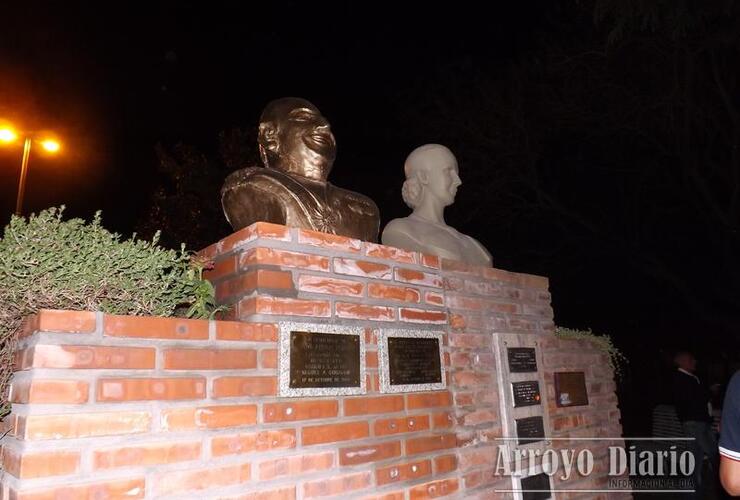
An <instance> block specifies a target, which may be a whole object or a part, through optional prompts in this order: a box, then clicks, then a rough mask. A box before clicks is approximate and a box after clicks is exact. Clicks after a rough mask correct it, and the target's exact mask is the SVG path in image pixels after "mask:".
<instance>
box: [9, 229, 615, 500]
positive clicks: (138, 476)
mask: <svg viewBox="0 0 740 500" xmlns="http://www.w3.org/2000/svg"><path fill="white" fill-rule="evenodd" d="M203 254H204V255H205V256H207V257H209V258H211V259H212V260H213V261H214V263H215V267H214V269H213V270H212V271H210V272H209V273H208V277H209V279H211V280H212V281H213V282H214V283H215V285H216V291H217V295H218V298H219V300H220V301H221V302H223V303H225V304H230V305H231V306H232V308H231V310H230V311H229V313H227V317H228V319H229V321H199V320H182V319H176V318H170V319H165V318H141V317H136V318H135V317H119V316H104V315H102V314H95V313H84V312H83V313H73V312H58V311H43V312H41V313H40V314H39V315H37V316H36V317H34V318H32V319H31V321H29V323H28V325H27V327H26V329H25V333H24V337H23V338H22V339H21V344H20V346H21V351H20V352H19V353H18V361H17V363H18V370H19V371H18V373H17V374H16V376H15V378H14V381H13V386H12V389H11V391H12V399H13V401H14V407H13V413H12V415H11V417H10V418H8V419H6V420H5V425H6V426H7V427H8V429H9V431H10V433H9V435H8V436H7V437H6V438H5V439H4V440H3V447H4V458H3V464H4V468H5V470H6V471H7V473H6V474H5V475H4V476H3V478H2V485H3V488H4V491H5V492H6V493H9V492H14V494H15V495H16V496H15V497H13V498H22V499H29V498H33V499H36V498H38V499H41V498H54V494H57V495H60V494H61V495H67V497H69V498H86V495H87V497H89V498H110V497H124V498H155V497H163V496H170V495H171V496H177V495H180V496H184V497H187V498H196V497H206V496H208V497H216V498H254V499H257V498H259V499H283V498H285V499H293V498H296V499H307V498H319V497H331V496H334V497H336V498H377V499H380V498H383V499H389V500H390V499H393V500H395V499H398V500H402V499H404V500H407V499H414V500H415V499H422V498H437V497H449V498H458V497H459V498H481V499H482V498H499V497H502V496H501V495H498V494H497V495H494V493H493V489H494V488H496V487H505V488H508V487H510V482H509V481H508V480H503V481H502V480H501V479H500V478H496V476H494V474H493V467H494V465H495V458H496V451H497V447H496V444H495V441H494V439H495V438H496V437H497V436H500V434H501V427H500V423H499V418H498V413H499V401H498V396H497V389H496V387H497V386H496V378H495V376H496V374H495V371H496V370H495V361H494V357H493V353H492V351H491V334H492V333H525V334H532V335H542V336H543V337H544V336H546V337H550V336H551V335H552V330H553V322H552V309H551V308H550V305H549V302H550V296H549V293H548V292H547V280H546V279H545V278H541V277H537V276H531V275H526V274H517V273H510V272H506V271H501V270H497V269H482V268H469V267H466V266H464V265H462V264H460V263H457V262H448V261H442V262H440V261H439V259H437V258H436V257H433V256H428V255H421V254H418V253H415V252H407V251H403V250H398V249H394V248H390V247H384V246H381V245H375V244H371V243H367V242H360V241H357V240H351V239H348V238H343V237H337V236H331V235H326V234H322V233H314V232H310V231H299V230H296V229H291V230H289V229H287V228H285V227H283V226H276V225H271V224H264V223H259V224H256V225H254V226H251V227H250V228H247V229H244V230H242V231H239V232H237V233H235V234H233V235H232V236H230V237H228V238H226V239H224V240H222V241H221V242H219V243H217V244H215V245H213V246H211V247H209V248H208V249H206V250H204V252H203ZM279 320H292V321H311V322H327V323H332V324H345V325H351V326H361V327H364V328H365V332H366V333H365V337H366V342H367V368H368V370H367V373H368V375H367V377H368V379H367V387H368V393H367V394H366V395H363V396H346V397H321V398H319V397H316V398H305V399H303V398H280V397H277V396H276V394H277V368H276V366H277V336H278V333H277V327H276V324H275V323H276V322H277V321H279ZM381 327H395V328H429V329H434V330H438V331H442V332H443V333H444V340H445V341H444V343H445V347H444V350H445V365H446V369H447V370H448V372H447V374H448V389H447V390H444V391H435V392H420V393H407V394H393V395H384V394H381V393H379V392H378V389H379V383H378V360H377V344H376V332H377V329H378V328H381ZM605 377H608V374H607V375H605ZM600 387H601V389H599V390H600V391H603V392H604V394H605V397H608V395H609V394H608V393H609V391H612V389H613V387H612V386H608V385H606V384H602V385H601V386H600ZM597 400H598V398H595V399H594V401H597ZM589 411H590V413H587V414H586V413H584V415H590V416H588V417H586V416H584V417H583V418H584V419H586V418H594V419H600V418H608V419H612V420H613V421H615V422H618V420H617V418H618V413H617V414H616V415H613V414H612V413H610V412H607V413H603V412H598V411H595V410H594V411H591V410H589ZM552 415H553V416H555V415H557V413H556V412H553V413H552ZM584 422H586V420H584ZM616 425H618V423H617V424H616ZM106 495H107V496H106ZM67 497H64V498H67ZM502 498H503V497H502Z"/></svg>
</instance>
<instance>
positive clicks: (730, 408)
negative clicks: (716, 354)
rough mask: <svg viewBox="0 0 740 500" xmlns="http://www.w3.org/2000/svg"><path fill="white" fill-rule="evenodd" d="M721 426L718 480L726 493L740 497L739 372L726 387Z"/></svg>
mask: <svg viewBox="0 0 740 500" xmlns="http://www.w3.org/2000/svg"><path fill="white" fill-rule="evenodd" d="M721 425H722V427H721V429H720V438H719V454H720V460H721V462H720V465H719V478H720V480H721V481H722V486H724V487H725V490H727V493H729V494H730V495H732V496H740V372H737V373H735V375H733V376H732V379H731V380H730V385H729V386H728V387H727V393H725V404H724V405H722V424H721Z"/></svg>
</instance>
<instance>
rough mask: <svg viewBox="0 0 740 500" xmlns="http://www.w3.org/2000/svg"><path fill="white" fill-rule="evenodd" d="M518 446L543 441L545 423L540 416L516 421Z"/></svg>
mask: <svg viewBox="0 0 740 500" xmlns="http://www.w3.org/2000/svg"><path fill="white" fill-rule="evenodd" d="M516 437H517V439H518V444H520V445H522V444H530V443H536V442H537V441H542V440H544V439H545V423H544V421H543V420H542V417H541V416H537V417H525V418H517V419H516Z"/></svg>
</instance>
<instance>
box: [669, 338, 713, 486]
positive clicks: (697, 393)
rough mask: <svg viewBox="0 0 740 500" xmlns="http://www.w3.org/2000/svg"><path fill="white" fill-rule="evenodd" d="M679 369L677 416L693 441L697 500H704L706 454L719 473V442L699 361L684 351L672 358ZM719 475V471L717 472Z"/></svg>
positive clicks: (676, 378) (675, 394) (675, 391)
mask: <svg viewBox="0 0 740 500" xmlns="http://www.w3.org/2000/svg"><path fill="white" fill-rule="evenodd" d="M673 361H674V363H675V364H676V367H677V370H676V371H675V372H674V374H673V401H674V404H675V406H676V414H677V415H678V419H679V420H680V421H681V426H682V427H683V430H684V434H685V435H686V437H690V438H694V441H693V443H692V451H693V453H694V459H695V460H696V466H695V468H694V488H695V489H696V495H697V498H701V496H700V495H701V483H702V477H701V475H702V465H703V464H704V455H706V456H707V457H709V461H710V465H711V466H712V470H713V471H717V469H718V465H719V456H718V452H717V440H716V438H715V436H714V433H713V432H712V427H711V425H712V417H711V410H710V404H709V400H710V397H711V396H710V393H709V390H708V389H707V388H706V387H705V386H704V385H703V384H702V383H701V381H700V380H699V377H697V376H696V374H695V371H696V358H695V357H694V355H693V354H691V353H690V352H687V351H681V352H679V353H677V354H676V356H675V357H674V358H673ZM715 473H716V472H715Z"/></svg>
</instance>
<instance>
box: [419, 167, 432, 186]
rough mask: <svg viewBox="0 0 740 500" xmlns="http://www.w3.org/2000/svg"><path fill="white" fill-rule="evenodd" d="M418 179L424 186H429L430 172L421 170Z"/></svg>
mask: <svg viewBox="0 0 740 500" xmlns="http://www.w3.org/2000/svg"><path fill="white" fill-rule="evenodd" d="M416 178H417V179H419V182H420V183H421V184H422V185H425V184H429V172H427V171H426V170H424V169H419V171H418V172H417V174H416Z"/></svg>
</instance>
